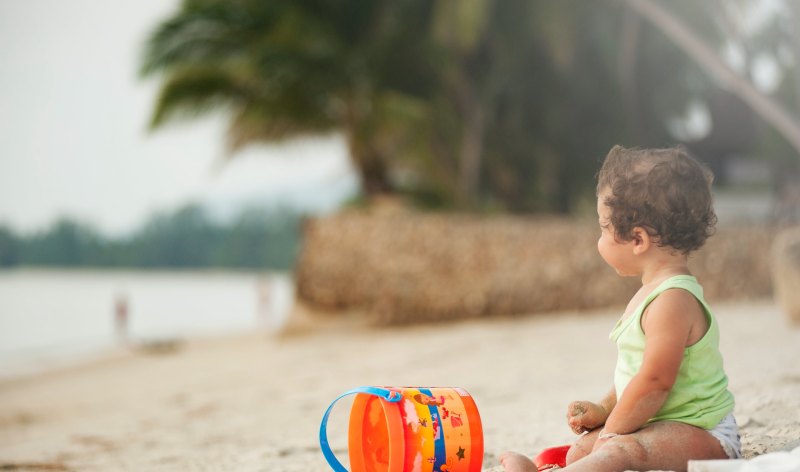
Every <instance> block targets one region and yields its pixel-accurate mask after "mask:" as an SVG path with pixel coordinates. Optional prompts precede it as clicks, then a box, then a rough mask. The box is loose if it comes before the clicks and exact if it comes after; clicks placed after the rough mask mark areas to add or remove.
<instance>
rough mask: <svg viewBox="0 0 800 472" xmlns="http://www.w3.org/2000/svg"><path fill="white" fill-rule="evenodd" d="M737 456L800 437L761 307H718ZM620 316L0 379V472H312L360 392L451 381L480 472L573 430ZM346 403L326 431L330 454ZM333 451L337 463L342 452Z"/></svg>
mask: <svg viewBox="0 0 800 472" xmlns="http://www.w3.org/2000/svg"><path fill="white" fill-rule="evenodd" d="M716 312H717V317H718V319H719V323H720V325H721V329H722V351H723V354H724V356H725V359H726V370H727V372H728V374H729V377H730V380H731V389H732V390H733V392H734V394H735V395H736V399H737V405H736V410H735V412H736V414H737V416H738V418H739V422H740V424H741V425H742V427H743V428H742V432H743V443H744V449H745V454H746V455H747V456H753V455H757V454H761V453H764V452H766V451H774V450H779V449H783V448H785V447H788V446H790V445H791V444H793V443H795V444H796V442H797V441H798V439H799V438H800V367H799V366H800V363H798V359H800V329H799V328H794V329H792V328H790V327H789V326H788V324H787V323H786V322H785V319H784V317H783V316H782V314H781V313H780V311H779V310H778V308H776V307H775V305H774V304H773V303H772V302H770V301H763V302H747V303H737V304H728V305H719V306H717V308H716ZM617 316H618V312H611V311H603V312H594V313H583V314H575V313H561V314H553V315H548V316H536V317H526V318H515V319H492V320H481V321H470V322H463V323H455V324H446V325H444V324H443V325H428V326H415V327H408V328H392V329H381V330H378V329H368V328H354V327H348V326H345V325H344V324H338V325H332V326H329V327H327V328H325V329H316V330H314V331H312V332H308V333H305V334H302V335H296V336H292V337H288V338H275V337H270V336H267V335H265V334H258V335H255V334H254V335H248V336H240V337H236V338H228V339H218V340H204V341H195V342H192V343H187V344H185V345H183V346H182V347H181V349H179V350H178V351H177V352H176V353H172V354H163V353H162V354H153V353H150V354H147V353H144V352H140V351H135V352H131V353H128V354H124V355H117V356H114V357H112V358H108V359H105V360H102V361H96V362H93V363H90V364H86V365H83V366H81V367H73V368H70V369H62V370H59V371H57V372H49V373H45V374H38V375H35V376H29V377H26V378H17V379H13V380H6V381H3V382H2V383H0V470H75V471H111V470H114V471H145V470H147V471H152V470H176V471H177V470H180V471H193V470H220V471H270V472H275V471H278V472H283V471H286V472H290V471H303V472H308V471H324V470H330V469H329V468H328V467H327V465H326V463H325V461H324V459H323V457H322V454H321V453H320V452H319V448H318V442H317V441H318V440H317V433H318V428H319V421H320V418H321V415H322V413H323V412H324V410H325V408H326V407H327V405H328V403H329V402H330V401H331V400H332V399H334V398H335V397H336V396H337V395H338V394H340V393H341V392H343V391H346V390H348V389H350V388H352V387H354V386H358V385H415V386H460V387H463V388H465V389H467V390H468V391H470V392H471V394H472V395H473V396H474V398H475V400H476V402H477V404H478V407H479V408H480V411H481V416H482V420H483V425H484V430H485V444H486V457H485V461H484V470H496V469H495V468H496V467H497V457H498V455H499V454H500V453H501V452H502V451H504V450H506V449H514V450H517V451H522V452H525V453H530V454H533V453H535V452H536V451H538V450H539V449H541V448H543V447H547V446H552V445H559V444H563V443H567V442H569V441H571V440H572V439H573V436H572V433H570V431H569V429H568V428H567V426H566V425H565V421H564V415H565V409H566V405H567V403H568V402H569V401H570V400H574V399H589V400H594V399H598V398H599V397H601V396H602V395H603V394H604V393H606V391H607V390H608V388H609V387H610V386H611V372H612V369H613V363H614V347H613V346H612V344H611V342H610V341H608V339H607V333H608V332H609V330H610V329H611V327H612V325H613V324H614V322H615V321H616V318H617ZM348 408H349V402H347V401H342V402H341V405H340V406H338V407H337V408H336V409H335V411H334V414H333V418H332V424H331V426H330V430H329V431H330V432H329V434H330V437H331V442H332V445H333V446H334V448H335V449H336V450H337V452H338V454H339V455H340V456H344V455H345V454H346V452H345V451H344V446H345V444H346V433H345V427H346V422H347V414H348ZM343 460H345V459H344V457H343Z"/></svg>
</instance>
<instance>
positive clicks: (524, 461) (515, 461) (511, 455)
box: [500, 452, 537, 472]
mask: <svg viewBox="0 0 800 472" xmlns="http://www.w3.org/2000/svg"><path fill="white" fill-rule="evenodd" d="M500 464H502V465H503V469H505V471H506V472H537V471H536V465H535V464H534V463H533V461H532V460H530V459H529V458H527V457H525V456H523V455H522V454H518V453H516V452H504V453H502V454H500Z"/></svg>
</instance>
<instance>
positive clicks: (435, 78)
mask: <svg viewBox="0 0 800 472" xmlns="http://www.w3.org/2000/svg"><path fill="white" fill-rule="evenodd" d="M660 3H661V4H662V6H664V7H665V8H668V9H669V10H670V11H671V13H672V14H674V15H675V16H676V17H677V18H679V19H680V20H681V21H682V22H684V23H686V24H687V25H688V26H689V27H690V28H692V29H693V30H694V31H697V32H698V33H699V34H700V35H701V36H702V37H703V38H704V40H705V41H706V42H707V43H708V44H711V45H712V46H716V47H720V46H721V45H722V44H724V43H725V42H726V41H728V40H731V39H732V37H733V36H732V33H731V31H734V30H735V29H736V28H734V27H732V23H731V22H730V19H731V17H732V16H731V15H732V13H731V12H732V11H733V10H734V9H736V8H744V6H746V5H748V4H752V0H736V1H729V0H726V1H722V0H708V1H704V2H696V1H693V0H674V1H669V2H666V1H662V2H660ZM742 11H743V10H742ZM734 13H735V12H734ZM733 39H736V38H733ZM778 42H779V41H778ZM761 43H762V44H760V45H759V44H754V45H753V47H754V48H756V49H758V48H761V49H762V50H764V51H768V52H771V53H772V54H773V55H775V54H778V53H777V52H776V51H779V49H780V47H778V46H776V40H775V39H774V38H771V37H770V36H769V35H765V36H764V37H763V38H762V39H761ZM753 52H754V53H755V52H756V51H753ZM142 72H143V74H145V75H154V74H156V73H158V74H161V80H162V82H161V84H162V89H161V90H162V93H161V96H160V97H159V99H158V102H157V104H156V108H155V111H154V114H153V125H154V126H160V125H162V124H163V123H164V122H165V121H166V120H168V119H170V118H172V117H178V116H182V115H187V114H188V115H196V114H203V113H207V112H209V111H211V110H215V109H218V108H223V109H225V110H227V111H228V112H229V113H230V121H229V123H230V127H229V134H228V137H229V141H230V147H231V150H233V151H235V150H236V149H238V148H239V147H241V146H244V145H246V144H248V143H252V142H255V141H263V140H266V141H272V140H276V139H283V138H286V137H291V136H296V135H299V134H304V133H318V132H322V131H331V130H337V131H340V132H342V133H343V134H344V135H345V136H346V137H347V142H348V145H349V148H350V153H351V156H352V159H353V162H354V164H355V167H356V169H357V170H358V172H359V174H360V177H361V184H362V189H363V191H364V193H365V197H366V199H367V200H368V199H369V197H370V196H372V195H374V194H378V193H383V192H390V191H391V192H399V193H402V194H405V195H407V196H409V197H410V198H411V199H412V200H413V201H415V202H417V203H418V204H420V205H421V206H424V207H434V208H458V209H462V210H474V211H482V210H485V209H487V208H488V209H492V210H493V211H494V210H497V209H500V210H504V211H511V212H558V213H569V212H572V211H573V210H574V209H575V208H577V207H578V206H579V205H580V204H581V202H582V201H584V200H586V199H587V198H591V196H592V194H593V188H594V185H593V175H594V172H595V171H596V169H597V167H598V163H599V161H600V160H601V159H602V157H603V156H604V154H605V153H606V152H607V150H608V149H610V147H611V146H612V145H613V144H618V143H619V144H624V145H628V146H634V145H635V146H668V145H674V144H677V140H676V138H674V137H673V136H672V135H671V134H670V133H669V131H668V127H667V123H668V122H669V121H670V120H671V119H674V118H675V117H677V116H679V115H682V114H683V113H684V111H685V110H686V107H687V104H688V103H689V101H690V100H697V99H699V100H701V101H703V100H707V99H708V97H709V96H710V94H712V93H713V92H714V89H715V87H716V86H715V85H714V84H713V82H712V81H711V80H710V79H708V78H707V77H706V76H705V75H704V74H703V73H702V72H701V70H700V68H698V67H697V66H696V65H695V64H694V63H692V61H691V60H690V58H689V57H688V56H687V55H686V54H685V53H684V52H683V51H681V50H680V48H678V47H676V45H675V44H673V43H672V42H670V40H668V39H667V38H666V37H665V36H664V35H663V34H662V33H661V32H660V31H658V29H657V28H653V27H651V26H650V25H649V24H647V23H645V22H644V20H642V18H640V17H638V16H637V15H636V13H635V12H633V11H632V10H631V9H630V8H629V7H627V6H626V3H625V2H618V1H611V0H608V1H594V2H588V1H586V0H559V1H557V2H556V1H553V0H459V1H456V2H430V1H428V0H404V1H399V2H398V1H392V0H361V1H354V0H271V1H263V0H236V1H228V0H191V1H190V0H187V1H185V2H184V3H183V6H182V8H181V9H180V11H178V12H177V13H176V14H175V15H173V16H172V17H170V18H167V19H166V20H164V21H163V22H162V23H161V24H160V25H159V26H158V27H157V28H156V29H155V30H154V32H153V34H152V35H151V37H150V40H149V42H148V43H147V47H146V50H145V55H144V60H143V64H142Z"/></svg>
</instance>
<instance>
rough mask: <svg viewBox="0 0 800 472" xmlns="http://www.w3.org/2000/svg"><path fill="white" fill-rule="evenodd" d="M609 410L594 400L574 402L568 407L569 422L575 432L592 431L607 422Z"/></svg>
mask: <svg viewBox="0 0 800 472" xmlns="http://www.w3.org/2000/svg"><path fill="white" fill-rule="evenodd" d="M606 419H608V412H607V411H606V409H605V408H603V407H602V406H600V405H598V404H596V403H592V402H584V401H578V402H572V403H570V404H569V406H568V407H567V423H569V427H570V428H571V429H572V431H573V432H574V433H575V434H581V433H583V432H585V431H591V430H593V429H596V428H598V427H600V426H602V425H604V424H605V422H606Z"/></svg>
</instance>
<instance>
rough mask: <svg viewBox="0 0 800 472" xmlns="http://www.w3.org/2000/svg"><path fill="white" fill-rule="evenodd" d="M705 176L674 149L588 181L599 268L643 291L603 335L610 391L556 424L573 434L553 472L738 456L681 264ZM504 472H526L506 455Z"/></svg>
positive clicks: (712, 349) (647, 153) (715, 338)
mask: <svg viewBox="0 0 800 472" xmlns="http://www.w3.org/2000/svg"><path fill="white" fill-rule="evenodd" d="M712 179H713V176H712V174H711V172H710V171H709V170H708V169H707V168H706V167H705V166H703V165H702V164H700V163H699V162H697V161H696V160H695V159H693V158H692V157H691V156H689V155H688V154H687V153H686V152H685V151H684V150H683V149H681V148H672V149H625V148H623V147H621V146H615V147H614V148H612V149H611V151H610V152H609V153H608V156H606V159H605V162H604V163H603V166H602V168H601V169H600V173H599V174H598V182H597V214H598V216H599V223H600V239H599V240H598V242H597V249H598V251H599V252H600V255H601V256H602V257H603V259H604V260H605V261H606V262H607V263H608V264H609V265H610V266H611V267H612V268H613V269H614V270H615V271H616V272H617V274H618V275H620V276H623V277H641V280H642V286H641V288H640V289H639V291H638V292H636V294H635V295H634V296H633V298H632V299H631V300H630V302H629V303H628V306H627V308H626V309H625V312H624V314H623V315H622V317H621V318H620V320H619V321H618V322H617V324H616V326H615V327H614V329H613V330H612V332H611V335H610V337H611V339H612V340H613V341H614V342H615V343H616V345H617V351H618V355H617V365H616V369H615V371H614V385H613V387H612V389H611V391H610V392H609V393H608V394H607V395H606V396H605V398H603V399H602V400H600V401H599V402H597V403H593V402H589V401H576V402H572V403H570V404H569V406H568V407H567V422H568V423H569V426H570V428H571V429H572V430H573V431H574V432H575V433H576V434H582V436H581V437H580V438H579V439H578V441H577V442H576V443H575V444H574V445H573V446H572V447H571V448H570V450H569V453H568V454H567V467H566V468H564V469H562V470H564V471H571V472H572V471H576V472H577V471H591V472H603V471H609V472H611V471H625V470H654V469H656V470H659V469H666V470H674V471H684V470H686V467H687V462H688V461H689V460H701V459H725V458H737V457H741V451H740V450H741V445H740V443H739V434H738V427H737V425H736V421H735V419H734V417H733V414H732V411H733V405H734V399H733V395H732V394H731V393H730V391H728V378H727V376H726V375H725V372H724V370H723V365H722V356H721V355H720V352H719V328H718V326H717V321H716V320H715V318H714V315H713V314H712V313H711V310H710V308H709V307H708V304H707V303H706V301H705V299H704V298H703V289H702V287H701V286H700V285H699V284H698V282H697V280H696V279H695V278H694V277H693V276H692V275H691V273H690V272H689V268H688V265H687V259H688V256H689V254H690V253H691V252H692V251H695V250H697V249H699V248H700V247H701V246H702V245H703V243H704V242H705V241H706V239H707V238H708V237H709V236H710V235H711V233H712V232H713V228H714V225H715V224H716V215H715V214H714V210H713V207H712V198H711V181H712ZM500 462H501V463H502V464H503V466H504V467H505V470H506V471H508V472H527V471H536V466H535V465H534V464H533V462H532V461H531V460H530V459H529V458H527V457H525V456H522V455H520V454H517V453H513V452H507V453H505V454H503V455H502V456H501V458H500Z"/></svg>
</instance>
